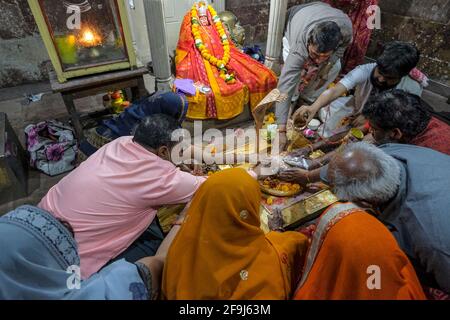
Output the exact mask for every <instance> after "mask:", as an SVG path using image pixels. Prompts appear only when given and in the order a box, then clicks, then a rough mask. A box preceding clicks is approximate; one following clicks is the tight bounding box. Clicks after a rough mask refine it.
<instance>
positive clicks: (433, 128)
mask: <svg viewBox="0 0 450 320" xmlns="http://www.w3.org/2000/svg"><path fill="white" fill-rule="evenodd" d="M410 143H411V144H414V145H416V146H420V147H425V148H430V149H433V150H436V151H439V152H442V153H445V154H447V155H450V126H449V125H448V124H446V123H445V122H443V121H441V120H439V119H438V118H435V117H431V120H430V122H429V123H428V126H427V128H426V129H425V130H424V131H423V132H422V133H420V134H419V135H417V136H416V137H415V138H414V139H412V140H411V141H410Z"/></svg>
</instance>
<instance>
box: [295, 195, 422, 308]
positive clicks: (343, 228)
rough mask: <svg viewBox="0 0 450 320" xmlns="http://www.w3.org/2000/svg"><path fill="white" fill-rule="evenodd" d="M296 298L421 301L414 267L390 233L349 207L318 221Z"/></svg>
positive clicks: (338, 208) (336, 208) (341, 205)
mask: <svg viewBox="0 0 450 320" xmlns="http://www.w3.org/2000/svg"><path fill="white" fill-rule="evenodd" d="M294 298H295V299H298V300H308V299H311V300H316V299H320V300H409V299H425V295H424V292H423V290H422V287H421V286H420V283H419V280H418V278H417V276H416V273H415V271H414V268H413V266H412V264H411V263H410V261H409V260H408V258H407V257H406V255H405V253H403V251H402V250H401V249H400V248H399V246H398V244H397V242H396V241H395V239H394V237H393V236H392V235H391V233H390V232H389V230H388V229H387V228H386V227H385V226H384V225H383V224H382V223H381V222H379V221H378V220H377V219H376V218H375V217H373V216H371V215H370V214H368V213H367V212H365V211H364V210H363V209H361V208H359V207H358V206H356V205H355V204H353V203H338V204H335V205H334V206H332V207H330V208H329V209H328V210H327V211H326V212H325V213H324V214H323V215H322V216H321V218H320V219H319V222H318V224H317V228H316V231H315V232H314V235H313V239H312V243H311V247H310V248H309V251H308V256H307V259H306V264H305V269H304V273H303V276H302V279H301V281H300V283H299V287H298V290H297V292H296V293H295V297H294Z"/></svg>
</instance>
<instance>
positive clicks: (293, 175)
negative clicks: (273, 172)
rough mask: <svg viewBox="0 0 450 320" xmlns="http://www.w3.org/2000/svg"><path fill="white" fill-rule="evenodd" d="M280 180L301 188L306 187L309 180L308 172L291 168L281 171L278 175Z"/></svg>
mask: <svg viewBox="0 0 450 320" xmlns="http://www.w3.org/2000/svg"><path fill="white" fill-rule="evenodd" d="M279 177H280V179H281V180H285V181H290V182H296V183H298V184H300V185H302V186H306V185H307V184H308V183H309V182H310V180H309V172H308V171H307V170H304V169H300V168H291V169H286V170H283V171H281V172H280V173H279Z"/></svg>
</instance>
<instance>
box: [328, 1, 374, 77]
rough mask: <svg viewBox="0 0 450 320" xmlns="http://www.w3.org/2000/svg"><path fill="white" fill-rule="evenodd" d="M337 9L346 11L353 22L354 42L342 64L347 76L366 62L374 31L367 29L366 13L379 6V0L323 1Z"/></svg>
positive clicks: (346, 51)
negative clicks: (370, 7)
mask: <svg viewBox="0 0 450 320" xmlns="http://www.w3.org/2000/svg"><path fill="white" fill-rule="evenodd" d="M323 2H326V3H328V4H330V5H331V6H332V7H334V8H336V9H340V10H342V11H344V12H345V13H346V14H347V15H348V16H349V18H350V20H351V21H352V25H353V40H352V43H351V44H350V45H349V46H348V47H347V50H345V54H344V59H343V60H344V61H343V64H342V71H341V73H342V74H347V73H348V72H349V71H351V70H353V69H354V68H355V67H356V66H358V65H360V64H361V63H363V61H364V56H365V55H366V52H367V48H368V47H369V40H370V35H371V34H372V30H370V29H369V28H367V19H368V17H369V15H368V14H367V13H366V11H367V8H368V7H369V6H371V5H377V4H378V0H323Z"/></svg>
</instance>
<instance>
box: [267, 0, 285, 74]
mask: <svg viewBox="0 0 450 320" xmlns="http://www.w3.org/2000/svg"><path fill="white" fill-rule="evenodd" d="M287 2H288V0H271V1H270V15H269V28H268V34H267V46H266V61H265V65H266V66H267V67H269V68H270V69H272V70H273V71H274V72H275V73H276V74H280V72H281V45H282V41H283V32H284V23H285V20H286V12H287Z"/></svg>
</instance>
